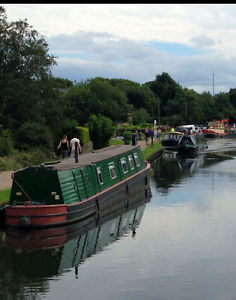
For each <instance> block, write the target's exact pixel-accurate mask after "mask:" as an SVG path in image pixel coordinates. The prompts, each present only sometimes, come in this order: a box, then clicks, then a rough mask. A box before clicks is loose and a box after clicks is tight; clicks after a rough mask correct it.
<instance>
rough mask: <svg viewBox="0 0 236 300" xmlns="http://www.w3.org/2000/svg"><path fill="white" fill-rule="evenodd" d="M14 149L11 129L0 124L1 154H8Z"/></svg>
mask: <svg viewBox="0 0 236 300" xmlns="http://www.w3.org/2000/svg"><path fill="white" fill-rule="evenodd" d="M12 151H13V141H12V136H11V132H10V130H9V129H4V128H3V126H2V125H0V156H7V155H9V154H10V153H11V152H12Z"/></svg>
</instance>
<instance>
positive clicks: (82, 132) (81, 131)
mask: <svg viewBox="0 0 236 300" xmlns="http://www.w3.org/2000/svg"><path fill="white" fill-rule="evenodd" d="M76 128H77V130H78V136H79V139H80V141H81V145H85V144H87V143H88V142H89V141H90V137H89V129H88V128H87V127H81V126H78V127H76Z"/></svg>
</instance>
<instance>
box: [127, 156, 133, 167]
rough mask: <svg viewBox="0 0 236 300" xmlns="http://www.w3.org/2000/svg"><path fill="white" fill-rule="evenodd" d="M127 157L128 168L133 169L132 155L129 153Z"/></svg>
mask: <svg viewBox="0 0 236 300" xmlns="http://www.w3.org/2000/svg"><path fill="white" fill-rule="evenodd" d="M128 159H129V166H130V170H133V169H134V161H133V157H132V155H129V156H128Z"/></svg>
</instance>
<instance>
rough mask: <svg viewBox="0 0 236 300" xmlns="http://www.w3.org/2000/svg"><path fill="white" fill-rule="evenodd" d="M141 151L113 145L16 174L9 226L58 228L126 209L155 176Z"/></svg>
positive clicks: (7, 219)
mask: <svg viewBox="0 0 236 300" xmlns="http://www.w3.org/2000/svg"><path fill="white" fill-rule="evenodd" d="M150 170H151V168H150V164H149V163H148V162H147V161H145V160H144V158H143V154H142V152H141V149H140V146H131V145H118V146H110V147H106V148H103V149H99V150H97V151H94V152H91V153H87V154H83V155H80V156H79V162H77V163H76V162H75V160H74V159H72V158H68V159H64V160H62V161H57V162H49V163H45V164H42V165H39V166H34V167H28V168H25V169H22V170H19V171H16V172H14V173H13V176H12V179H13V184H12V190H11V196H10V202H9V205H7V206H6V207H5V223H6V225H8V226H15V227H32V228H33V227H54V226H59V225H60V226H61V225H66V224H69V223H72V222H77V221H80V220H82V219H84V218H86V217H88V216H90V215H92V214H96V213H98V212H101V211H103V210H104V209H107V208H109V207H116V208H119V207H125V206H127V205H128V203H129V202H131V201H132V197H133V196H134V195H135V194H136V193H141V192H143V191H144V196H148V193H149V190H150V186H149V177H150V173H151V171H150Z"/></svg>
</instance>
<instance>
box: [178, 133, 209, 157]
mask: <svg viewBox="0 0 236 300" xmlns="http://www.w3.org/2000/svg"><path fill="white" fill-rule="evenodd" d="M206 148H207V144H206V139H205V136H204V135H203V134H202V133H193V134H190V135H183V136H182V137H181V139H180V140H179V143H178V154H179V155H196V154H198V153H199V152H200V151H203V150H205V149H206Z"/></svg>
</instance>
